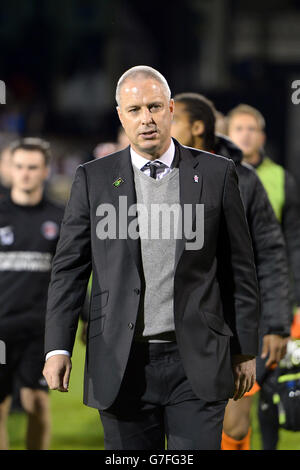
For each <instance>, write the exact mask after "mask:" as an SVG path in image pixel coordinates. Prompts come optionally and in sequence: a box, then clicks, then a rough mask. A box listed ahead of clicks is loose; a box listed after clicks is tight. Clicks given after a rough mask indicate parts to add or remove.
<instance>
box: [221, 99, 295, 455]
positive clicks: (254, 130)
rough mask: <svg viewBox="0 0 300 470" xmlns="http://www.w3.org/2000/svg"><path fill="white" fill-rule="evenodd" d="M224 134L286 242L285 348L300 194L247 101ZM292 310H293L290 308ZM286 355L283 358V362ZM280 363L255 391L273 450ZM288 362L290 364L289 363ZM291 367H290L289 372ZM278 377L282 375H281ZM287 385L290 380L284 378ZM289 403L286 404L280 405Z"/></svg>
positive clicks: (231, 116)
mask: <svg viewBox="0 0 300 470" xmlns="http://www.w3.org/2000/svg"><path fill="white" fill-rule="evenodd" d="M227 122H228V134H229V135H230V137H231V138H232V140H234V142H235V143H236V144H237V145H239V147H240V148H241V150H242V151H243V158H244V161H245V162H247V163H248V164H250V165H251V166H252V167H254V168H255V171H256V173H257V175H258V176H259V178H260V180H261V182H262V184H263V186H264V188H265V189H266V192H267V194H268V197H269V199H270V202H271V204H272V207H273V209H274V212H275V214H276V217H277V220H278V221H279V222H280V225H281V228H282V232H283V236H284V240H285V243H286V249H287V257H288V263H289V268H290V280H291V282H290V286H291V289H290V294H291V295H290V298H291V308H290V312H291V340H290V341H289V343H288V347H289V349H291V348H293V345H294V346H295V343H293V340H294V339H299V338H300V197H299V196H300V195H299V191H298V186H297V183H296V180H295V178H294V177H293V175H292V174H291V173H290V172H289V171H287V170H286V169H285V168H284V167H282V166H281V165H279V164H278V163H276V162H274V161H273V160H272V159H271V158H269V157H268V155H266V153H265V151H264V149H263V147H264V144H265V140H266V135H265V119H264V117H263V115H262V114H261V113H260V111H259V110H258V109H256V108H253V107H252V106H249V105H248V104H239V105H238V106H236V107H235V108H233V109H232V110H231V111H230V112H229V113H228V115H227ZM293 310H294V312H293ZM287 360H288V358H285V359H284V362H286V361H287ZM282 365H283V364H280V366H279V368H276V369H275V370H274V371H272V372H271V373H269V374H268V375H267V377H266V379H265V380H264V383H263V385H262V387H261V391H260V394H259V406H258V416H259V423H260V429H261V436H262V442H263V448H264V449H265V450H275V449H276V447H277V443H278V438H279V418H280V419H282V418H283V412H282V411H281V413H280V416H279V414H278V409H279V407H280V408H281V406H282V404H280V403H278V404H275V403H274V402H273V396H274V397H275V399H276V395H277V396H279V395H278V393H279V390H280V386H278V385H277V380H279V377H278V375H280V374H281V373H284V368H282V367H281V366H282ZM290 366H292V364H290ZM294 372H295V371H293V369H292V368H291V369H290V370H289V375H291V374H293V373H294ZM281 379H282V377H281ZM288 384H289V385H288V386H290V385H291V382H290V381H289V382H288ZM290 403H291V407H292V408H291V410H292V409H293V407H294V412H293V414H294V417H296V415H297V413H296V409H297V408H296V403H295V404H294V405H293V400H291V401H290ZM285 406H289V405H286V404H285V405H284V407H285Z"/></svg>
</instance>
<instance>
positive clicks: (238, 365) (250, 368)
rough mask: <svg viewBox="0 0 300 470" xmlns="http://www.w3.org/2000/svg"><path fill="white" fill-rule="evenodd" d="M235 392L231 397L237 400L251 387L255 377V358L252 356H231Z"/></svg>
mask: <svg viewBox="0 0 300 470" xmlns="http://www.w3.org/2000/svg"><path fill="white" fill-rule="evenodd" d="M232 370H233V376H234V385H235V392H234V396H233V399H234V400H235V401H236V400H239V399H240V398H242V397H243V395H244V394H245V393H247V392H249V390H251V388H252V387H253V385H254V383H255V378H256V359H255V357H253V356H244V355H242V354H236V355H234V356H232Z"/></svg>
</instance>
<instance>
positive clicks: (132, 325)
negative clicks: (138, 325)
mask: <svg viewBox="0 0 300 470" xmlns="http://www.w3.org/2000/svg"><path fill="white" fill-rule="evenodd" d="M133 327H134V324H133V323H131V322H130V323H128V328H130V329H131V330H132V329H133Z"/></svg>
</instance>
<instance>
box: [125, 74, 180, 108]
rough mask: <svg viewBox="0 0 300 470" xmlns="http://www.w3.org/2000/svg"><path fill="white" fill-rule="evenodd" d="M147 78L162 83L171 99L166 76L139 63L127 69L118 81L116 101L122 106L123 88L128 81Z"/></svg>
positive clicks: (168, 98) (167, 96)
mask: <svg viewBox="0 0 300 470" xmlns="http://www.w3.org/2000/svg"><path fill="white" fill-rule="evenodd" d="M147 78H148V79H152V80H154V81H156V82H158V83H159V84H160V85H161V87H162V90H163V91H164V93H165V95H166V98H167V100H168V101H169V100H170V99H171V91H170V88H169V85H168V82H167V80H166V79H165V77H164V76H163V75H162V74H161V73H160V72H158V71H157V70H155V69H153V68H152V67H148V66H147V65H137V66H136V67H132V68H131V69H129V70H127V71H126V72H125V73H124V74H123V75H122V76H121V77H120V79H119V81H118V84H117V88H116V102H117V104H118V106H120V103H121V89H122V88H123V86H124V85H125V84H126V82H127V83H128V82H129V81H132V80H138V79H142V80H144V79H147Z"/></svg>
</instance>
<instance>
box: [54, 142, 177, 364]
mask: <svg viewBox="0 0 300 470" xmlns="http://www.w3.org/2000/svg"><path fill="white" fill-rule="evenodd" d="M130 156H131V163H132V165H134V166H135V167H136V168H138V169H139V170H141V169H142V168H143V166H145V165H146V164H147V163H148V162H151V161H159V162H161V163H164V164H165V165H166V168H164V170H163V171H161V172H159V173H157V179H160V178H163V177H164V176H165V175H167V174H168V173H170V171H172V168H171V167H172V163H173V160H174V156H175V144H174V142H173V139H171V143H170V146H169V148H168V150H167V151H166V152H165V153H164V154H163V155H162V156H161V157H159V158H157V159H156V160H148V159H147V158H145V157H142V156H141V155H139V154H138V153H137V152H136V151H135V150H133V148H132V147H130ZM144 173H145V174H146V175H148V176H149V177H150V168H146V170H144ZM57 354H64V355H65V356H69V357H70V356H71V354H70V352H69V351H66V350H64V349H55V350H53V351H50V352H48V354H46V361H47V359H49V357H51V356H55V355H57Z"/></svg>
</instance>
